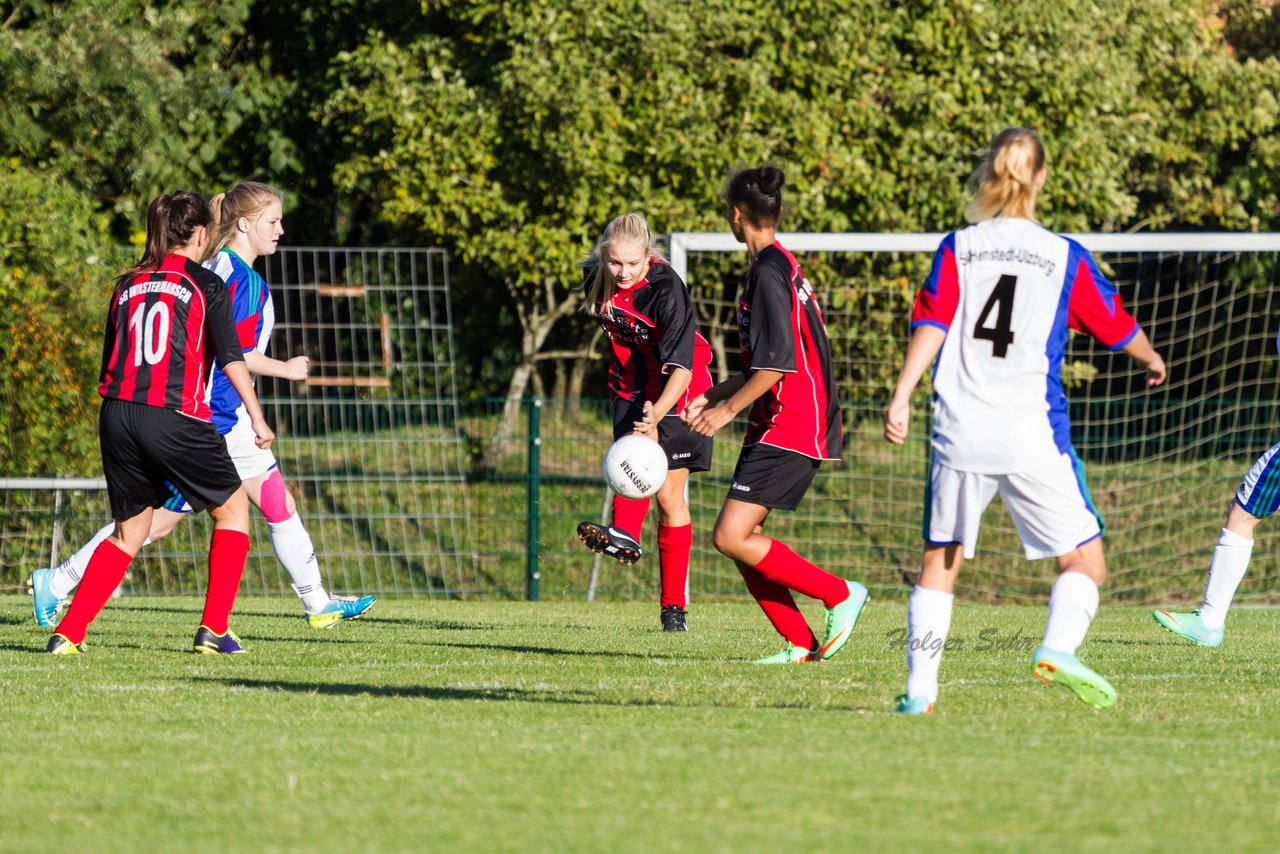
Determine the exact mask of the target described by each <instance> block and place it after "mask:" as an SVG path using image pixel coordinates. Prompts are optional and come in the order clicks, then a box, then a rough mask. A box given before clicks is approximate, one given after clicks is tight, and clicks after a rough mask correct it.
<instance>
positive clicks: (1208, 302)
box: [0, 244, 1280, 602]
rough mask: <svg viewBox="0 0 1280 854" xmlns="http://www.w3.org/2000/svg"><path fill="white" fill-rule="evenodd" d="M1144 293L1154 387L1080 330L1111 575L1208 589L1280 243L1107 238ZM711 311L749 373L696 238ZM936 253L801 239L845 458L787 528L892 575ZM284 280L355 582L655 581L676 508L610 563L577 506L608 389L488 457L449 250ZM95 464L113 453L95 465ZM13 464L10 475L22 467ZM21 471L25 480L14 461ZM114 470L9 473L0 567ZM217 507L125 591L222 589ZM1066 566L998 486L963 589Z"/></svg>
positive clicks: (874, 576)
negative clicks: (903, 441) (20, 481)
mask: <svg viewBox="0 0 1280 854" xmlns="http://www.w3.org/2000/svg"><path fill="white" fill-rule="evenodd" d="M1099 257H1100V260H1101V261H1102V263H1103V265H1104V268H1105V269H1106V270H1107V271H1108V273H1109V275H1111V276H1112V278H1113V279H1114V281H1115V282H1116V283H1117V285H1118V286H1119V288H1120V291H1121V294H1122V296H1123V298H1124V300H1125V304H1126V305H1127V306H1128V307H1129V308H1130V309H1131V310H1132V311H1133V312H1134V313H1135V315H1136V316H1137V317H1138V318H1139V320H1140V321H1141V322H1142V324H1143V326H1144V328H1146V329H1147V330H1148V331H1149V333H1150V334H1151V335H1152V338H1153V340H1154V341H1155V343H1156V345H1157V346H1158V347H1160V348H1161V350H1162V351H1164V352H1165V354H1166V356H1167V357H1168V360H1169V363H1170V366H1171V369H1172V374H1171V379H1170V382H1169V384H1168V385H1167V386H1166V387H1165V388H1162V389H1160V390H1158V391H1157V392H1155V393H1148V392H1146V391H1145V390H1144V389H1143V388H1141V386H1140V383H1139V381H1138V379H1137V378H1136V374H1135V372H1134V371H1133V370H1132V368H1131V366H1130V365H1129V364H1128V363H1127V358H1126V357H1124V356H1123V355H1116V354H1110V353H1107V352H1105V351H1104V350H1102V349H1101V348H1099V347H1097V346H1096V345H1094V344H1093V343H1092V342H1091V341H1090V340H1089V339H1088V338H1087V337H1086V336H1076V337H1075V338H1073V339H1072V341H1071V343H1070V345H1069V348H1068V357H1067V361H1068V367H1069V369H1070V370H1071V371H1072V374H1071V376H1070V377H1068V380H1069V386H1070V388H1069V391H1068V394H1069V396H1070V397H1071V401H1072V404H1071V406H1072V409H1071V415H1072V421H1073V425H1074V428H1075V430H1074V434H1073V435H1074V436H1075V440H1076V444H1077V448H1078V450H1079V451H1080V452H1081V454H1082V456H1083V457H1084V458H1085V459H1086V461H1087V462H1088V476H1089V482H1090V486H1091V488H1092V491H1093V496H1094V498H1095V501H1096V502H1097V504H1098V505H1099V507H1100V509H1101V510H1102V513H1103V515H1104V516H1105V517H1106V519H1107V521H1108V523H1109V531H1110V533H1109V536H1108V540H1107V549H1108V555H1109V563H1110V569H1111V581H1110V583H1109V584H1108V587H1107V591H1108V593H1109V595H1113V596H1120V597H1124V598H1129V599H1135V600H1137V599H1148V600H1149V599H1158V598H1164V597H1167V596H1170V595H1189V596H1193V595H1195V594H1196V593H1197V592H1198V590H1199V589H1200V586H1201V585H1202V583H1203V577H1204V571H1205V568H1206V566H1207V561H1208V556H1209V553H1210V551H1211V549H1212V544H1213V540H1214V537H1215V535H1216V531H1217V529H1218V527H1219V526H1220V525H1221V516H1222V511H1223V508H1224V506H1225V504H1226V502H1227V500H1228V498H1229V496H1230V494H1231V491H1232V490H1233V489H1234V487H1235V485H1236V483H1238V481H1239V479H1240V477H1241V475H1242V474H1243V472H1244V470H1245V468H1246V467H1247V465H1248V464H1249V463H1250V462H1252V459H1253V458H1254V457H1255V456H1256V455H1257V454H1259V453H1261V452H1262V451H1263V450H1265V449H1266V447H1267V446H1268V445H1269V444H1270V443H1271V442H1272V441H1275V439H1276V438H1280V437H1278V436H1276V435H1274V433H1275V430H1274V424H1275V423H1277V422H1276V418H1277V416H1278V415H1280V406H1278V404H1277V400H1278V399H1280V396H1278V395H1276V394H1275V391H1276V379H1277V374H1278V373H1280V372H1278V371H1277V369H1276V368H1277V362H1276V359H1275V343H1274V330H1275V328H1276V325H1277V321H1278V320H1280V310H1278V309H1280V306H1277V305H1276V304H1275V303H1274V300H1275V293H1276V288H1277V285H1280V259H1278V257H1277V254H1276V251H1275V250H1274V249H1270V250H1266V251H1256V250H1250V251H1239V250H1235V249H1231V250H1223V251H1212V252H1210V251H1205V252H1191V251H1188V252H1180V251H1171V250H1164V249H1160V250H1144V249H1140V248H1138V249H1130V250H1122V249H1107V250H1106V251H1103V252H1101V253H1100V255H1099ZM683 260H684V263H685V264H686V265H687V269H688V271H689V278H690V280H691V287H692V291H693V296H694V301H695V305H696V307H697V310H698V312H699V317H700V318H701V325H702V327H703V329H704V330H706V331H707V332H708V335H709V337H711V338H712V341H713V344H714V345H715V346H716V347H717V349H718V353H719V356H718V362H717V367H718V369H719V370H732V369H733V367H734V364H735V362H734V359H733V358H732V353H731V352H730V351H731V349H732V346H733V334H734V333H733V327H732V321H731V319H732V316H733V300H734V294H735V288H736V283H737V281H738V276H739V275H740V274H741V272H742V269H741V267H742V259H741V258H739V257H735V256H731V255H727V254H724V253H721V252H700V251H699V250H697V249H690V248H689V247H688V246H686V247H685V248H684V250H683ZM928 261H929V253H928V252H926V251H922V250H920V249H919V248H917V247H915V246H914V244H913V245H912V246H906V247H899V246H896V245H895V246H894V247H890V248H888V249H884V250H883V251H860V252H856V253H841V252H839V251H831V250H829V249H825V250H823V251H814V252H811V253H809V254H807V255H802V256H801V262H802V264H804V266H805V268H806V271H807V272H808V274H809V276H810V278H811V280H813V281H814V283H815V286H816V287H817V291H818V293H819V296H820V299H822V301H823V302H822V305H823V310H824V314H825V317H826V320H827V324H828V327H829V329H830V331H831V337H832V342H833V350H834V353H835V357H836V375H837V379H838V381H839V383H840V388H841V399H842V404H843V411H844V419H845V425H846V435H847V440H846V451H845V458H844V460H843V461H841V462H840V463H833V464H828V465H824V466H823V469H822V471H821V472H820V474H819V476H818V478H817V480H816V481H815V483H814V485H813V487H812V489H811V490H810V493H809V494H808V496H807V497H806V499H805V501H804V503H803V504H802V505H801V508H800V509H799V511H797V512H795V513H786V514H782V513H779V514H775V516H776V518H774V519H771V520H770V521H769V523H768V526H767V532H768V533H770V534H773V535H775V536H778V537H779V538H781V539H783V540H785V541H787V542H790V543H791V544H792V545H793V546H795V547H796V549H797V550H798V551H800V552H802V553H803V554H805V555H806V556H807V557H809V558H810V559H812V560H814V561H815V562H816V563H818V564H820V565H822V566H826V567H828V568H830V569H832V570H833V571H836V572H839V573H841V574H844V575H848V576H850V577H855V578H858V579H860V580H863V581H864V582H866V583H867V584H868V586H870V587H871V588H872V589H873V592H875V593H877V594H878V595H887V594H892V595H896V594H900V593H902V592H904V591H905V589H906V588H905V587H904V585H903V583H902V582H903V577H904V575H906V576H910V574H911V573H912V572H914V571H915V569H916V566H917V563H918V559H919V549H920V530H919V526H920V522H921V515H922V514H921V509H922V501H923V486H924V476H925V472H926V466H927V452H928V449H927V441H926V439H927V435H928V425H927V417H928V413H927V394H926V393H924V392H922V393H921V394H919V395H918V397H917V400H918V403H919V408H918V409H917V411H916V413H915V429H914V434H913V438H912V440H911V441H910V442H909V443H908V445H907V447H905V448H895V447H891V446H889V445H887V444H886V443H885V442H884V441H883V439H882V438H881V437H880V418H881V411H882V408H883V404H884V389H885V387H886V383H888V382H891V381H892V377H893V376H894V374H895V373H896V370H897V367H898V365H899V364H900V359H901V356H902V353H903V350H904V347H905V343H906V324H905V318H906V316H907V313H908V311H909V306H910V299H911V294H912V292H913V291H914V288H915V287H916V285H917V283H918V282H919V280H920V277H921V276H922V275H923V271H924V270H925V269H927V266H928ZM265 273H266V278H267V281H268V282H269V283H270V284H271V287H272V290H273V293H274V295H275V299H276V305H277V315H278V321H279V322H278V327H277V333H276V336H275V337H274V339H273V343H272V347H271V350H272V353H273V355H276V356H278V357H283V356H289V355H297V354H300V353H305V354H307V355H309V356H311V358H312V360H313V365H314V366H315V375H314V376H313V378H312V379H311V380H310V381H309V382H308V383H307V384H306V385H305V386H302V385H294V384H290V383H286V382H283V381H272V380H262V381H260V393H261V396H262V397H263V399H264V403H265V405H266V408H267V414H268V418H269V419H270V420H271V421H272V423H273V424H274V425H275V426H276V427H277V432H278V434H279V441H278V445H277V448H276V452H277V454H278V456H279V457H280V460H281V465H282V469H283V471H284V473H285V476H286V478H287V480H288V481H289V483H290V484H291V486H292V488H293V489H294V491H295V493H296V494H297V496H298V499H299V505H300V508H301V512H302V514H303V517H304V519H305V520H306V522H307V525H308V528H309V529H310V531H311V533H312V536H313V538H314V540H315V543H316V547H317V552H318V554H319V557H320V560H321V562H322V568H323V571H324V574H325V577H326V581H327V582H328V583H329V585H330V586H331V587H332V588H334V589H335V590H337V591H339V592H348V593H356V592H383V593H401V594H407V595H428V596H453V597H460V596H469V595H477V594H479V595H485V596H497V597H510V598H524V597H530V598H533V597H542V598H587V597H589V596H594V597H598V598H653V599H656V596H657V590H658V561H657V559H656V557H657V556H656V548H655V539H656V537H655V533H656V518H655V517H656V511H655V513H654V514H653V516H651V518H650V520H649V522H648V523H647V526H646V531H645V535H644V544H645V546H646V549H647V550H648V553H647V554H646V556H645V557H644V558H643V559H642V560H641V561H640V563H638V564H637V565H636V566H634V567H631V568H623V567H620V566H619V565H617V564H616V563H613V562H611V561H601V560H599V559H597V558H595V557H594V556H592V555H591V554H589V553H588V552H587V551H586V550H585V549H584V548H583V547H582V545H581V544H580V543H579V542H578V540H577V536H576V526H577V523H578V522H579V521H581V520H583V519H596V520H599V519H602V518H605V517H606V514H607V510H608V499H609V496H608V494H607V491H606V489H605V487H604V485H603V482H602V479H601V477H600V472H599V461H600V459H601V457H602V455H603V453H604V451H605V449H606V447H607V446H608V444H609V441H610V437H611V429H610V424H609V412H608V407H607V406H606V405H605V402H604V401H602V400H599V399H591V400H581V401H564V400H542V401H534V400H529V401H525V403H524V405H523V409H522V412H521V417H520V419H519V422H518V424H517V425H516V429H515V430H514V431H513V432H512V433H510V434H509V435H508V437H507V439H506V443H507V444H506V446H505V447H503V448H500V449H498V450H499V451H500V452H501V453H499V454H496V455H495V454H491V455H490V456H493V457H501V460H502V462H501V463H500V464H499V465H498V466H496V467H495V468H492V469H479V468H473V467H472V464H471V460H472V459H473V458H474V457H475V456H476V453H475V452H476V451H477V450H478V449H480V448H484V447H486V446H487V444H488V443H489V442H490V441H491V437H493V436H494V435H495V434H496V433H497V430H496V427H497V424H498V419H499V414H500V411H501V402H500V401H490V402H487V403H484V404H481V405H479V406H478V407H477V408H475V409H469V410H466V411H461V410H460V408H459V404H458V401H457V397H456V393H455V387H454V356H453V348H452V340H451V322H452V317H451V306H450V302H449V291H448V262H447V258H446V257H445V255H444V254H443V253H441V252H438V251H429V250H428V251H423V250H418V251H407V250H404V251H397V250H318V249H317V250H297V249H291V250H281V251H280V252H279V253H278V254H277V255H276V256H275V257H274V258H273V259H271V266H269V267H267V268H266V270H265ZM741 436H742V434H741V425H731V426H730V427H729V428H727V429H726V430H725V431H724V432H723V433H722V434H721V435H720V436H718V437H717V440H716V451H715V467H714V469H713V471H711V472H707V473H704V474H697V475H695V476H693V477H692V478H691V480H690V506H691V511H692V515H693V525H694V550H693V556H692V564H691V588H692V594H693V597H694V601H695V602H696V601H698V600H699V599H700V598H705V597H731V596H732V597H737V596H742V595H744V590H743V587H742V583H741V581H740V579H739V577H738V574H737V572H736V570H735V569H734V567H733V564H732V563H731V562H730V561H728V560H726V559H724V558H723V557H721V556H719V555H718V554H716V553H715V551H714V549H713V548H712V547H711V541H710V531H711V527H712V525H713V524H714V521H715V518H716V514H717V513H718V512H719V508H720V506H721V504H722V502H723V500H724V497H725V495H726V493H727V490H728V484H729V480H730V477H731V474H732V471H733V465H734V461H735V459H736V457H737V453H738V448H739V443H740V441H741ZM86 474H92V473H86ZM3 485H4V484H3V483H0V486H3ZM8 485H9V486H11V487H13V486H17V484H14V483H9V484H8ZM89 486H92V484H85V483H68V482H65V481H60V482H57V483H41V484H32V483H28V484H26V485H25V486H24V488H9V489H5V490H3V491H2V492H0V580H2V582H3V586H4V587H5V588H6V589H9V590H15V589H18V587H19V585H20V584H21V582H22V580H23V579H25V577H26V574H27V573H28V572H29V571H30V569H32V568H33V567H35V566H42V565H46V564H47V563H48V562H50V561H52V560H57V559H61V558H63V557H65V556H66V555H67V554H68V553H69V552H70V551H71V550H72V549H73V548H74V547H75V545H76V544H78V543H79V542H81V541H83V540H84V539H85V538H87V537H88V536H89V535H90V534H91V533H92V532H93V531H94V530H95V529H96V528H97V527H98V526H100V525H101V524H103V523H104V522H105V520H106V518H107V512H106V502H105V496H104V495H103V494H102V493H101V491H100V490H98V489H94V488H87V487H89ZM252 534H253V539H254V548H253V552H252V555H251V561H250V566H249V571H248V572H247V574H246V580H245V588H244V589H245V591H246V592H262V593H285V592H287V591H288V586H287V581H288V580H287V577H286V576H285V574H284V572H283V570H282V569H281V568H280V567H278V565H277V564H276V562H275V559H274V557H273V555H272V554H271V552H270V548H269V538H268V536H267V532H266V528H265V525H262V524H261V521H260V520H258V521H255V527H254V530H253V532H252ZM207 542H208V523H207V521H206V519H205V518H203V517H200V518H196V519H192V520H190V521H189V522H187V523H185V525H184V526H183V527H181V528H180V529H179V531H178V532H177V533H176V534H174V535H173V536H171V537H170V538H169V539H167V540H164V541H162V542H159V543H156V544H153V545H152V546H150V547H148V548H147V549H146V550H145V551H144V553H143V555H144V556H143V558H142V559H140V560H139V561H137V562H135V565H134V567H133V568H132V577H131V579H130V580H129V583H128V590H129V591H130V592H134V593H178V592H189V591H193V590H196V589H199V588H200V587H202V584H203V574H204V557H203V554H204V551H205V549H206V547H207V545H206V544H207ZM1052 578H1053V569H1052V566H1051V562H1041V563H1036V564H1030V563H1028V562H1026V561H1025V560H1024V559H1023V558H1022V555H1021V549H1020V547H1019V545H1018V543H1017V539H1016V536H1015V534H1014V532H1013V530H1012V527H1011V526H1010V525H1009V523H1008V522H1007V519H1006V518H1005V517H1004V514H1003V513H1002V512H1000V510H999V507H998V501H997V502H996V506H993V508H992V509H991V510H990V511H989V512H988V514H987V517H986V522H985V524H984V531H983V535H982V542H981V544H980V550H979V557H978V559H977V560H975V561H973V562H971V563H970V564H968V565H967V566H966V570H965V576H964V578H963V579H962V588H964V589H965V591H966V592H968V593H969V594H971V595H979V596H987V597H994V598H1009V599H1022V598H1035V597H1040V596H1043V595H1044V593H1045V592H1046V591H1047V590H1048V588H1049V585H1050V583H1051V582H1052ZM1277 591H1280V564H1277V561H1276V559H1275V558H1274V557H1272V556H1270V555H1267V554H1265V553H1261V552H1259V553H1257V554H1256V555H1255V558H1254V562H1253V565H1252V567H1251V569H1250V573H1249V576H1248V577H1247V578H1246V580H1245V582H1244V585H1243V587H1242V590H1241V593H1242V595H1243V596H1245V597H1251V596H1252V597H1255V598H1256V597H1270V596H1272V595H1275V594H1276V593H1277Z"/></svg>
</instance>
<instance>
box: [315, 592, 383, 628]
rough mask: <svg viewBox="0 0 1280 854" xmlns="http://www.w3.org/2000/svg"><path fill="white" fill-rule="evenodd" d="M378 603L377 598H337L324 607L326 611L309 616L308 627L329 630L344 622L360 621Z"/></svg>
mask: <svg viewBox="0 0 1280 854" xmlns="http://www.w3.org/2000/svg"><path fill="white" fill-rule="evenodd" d="M377 601H378V597H377V596H365V597H364V598H363V599H354V598H350V597H336V596H335V597H334V598H332V599H330V600H329V604H328V605H325V606H324V610H322V611H320V612H319V613H317V614H308V615H307V625H309V626H311V628H313V629H328V628H332V627H333V626H336V625H338V623H341V622H343V621H344V620H358V619H360V618H361V617H363V616H364V612H365V611H368V610H369V609H370V608H372V607H373V603H374V602H377Z"/></svg>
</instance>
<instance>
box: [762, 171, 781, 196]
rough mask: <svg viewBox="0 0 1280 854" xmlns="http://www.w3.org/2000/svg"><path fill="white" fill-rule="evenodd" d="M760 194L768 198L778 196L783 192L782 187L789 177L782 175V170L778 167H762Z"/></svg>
mask: <svg viewBox="0 0 1280 854" xmlns="http://www.w3.org/2000/svg"><path fill="white" fill-rule="evenodd" d="M759 180H760V192H762V193H764V194H765V195H767V196H776V195H778V193H780V192H782V186H783V184H785V183H786V182H787V176H786V175H784V174H782V170H781V169H779V168H778V167H776V166H761V167H760V179H759Z"/></svg>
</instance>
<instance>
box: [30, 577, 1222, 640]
mask: <svg viewBox="0 0 1280 854" xmlns="http://www.w3.org/2000/svg"><path fill="white" fill-rule="evenodd" d="M33 574H34V573H33ZM1151 616H1153V617H1155V618H1156V622H1157V623H1159V624H1160V625H1161V626H1163V627H1164V628H1166V629H1168V630H1169V631H1171V632H1173V633H1174V634H1175V635H1177V636H1178V637H1180V638H1186V639H1187V640H1189V641H1191V642H1192V643H1198V644H1200V645H1201V646H1220V645H1221V644H1222V626H1218V627H1217V628H1216V629H1211V628H1209V627H1208V626H1206V625H1205V624H1204V620H1203V619H1201V618H1200V612H1199V611H1192V612H1191V613H1185V612H1180V611H1161V610H1159V609H1158V608H1157V609H1156V610H1154V611H1152V612H1151Z"/></svg>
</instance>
